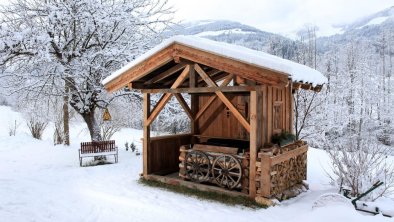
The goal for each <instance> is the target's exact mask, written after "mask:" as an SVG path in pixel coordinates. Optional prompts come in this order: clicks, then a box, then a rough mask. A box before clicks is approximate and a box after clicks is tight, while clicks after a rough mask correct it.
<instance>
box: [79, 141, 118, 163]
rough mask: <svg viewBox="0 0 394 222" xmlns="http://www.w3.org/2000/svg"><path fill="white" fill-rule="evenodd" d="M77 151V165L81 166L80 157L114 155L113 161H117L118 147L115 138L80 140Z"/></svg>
mask: <svg viewBox="0 0 394 222" xmlns="http://www.w3.org/2000/svg"><path fill="white" fill-rule="evenodd" d="M78 151H79V165H80V166H82V158H84V157H96V156H108V155H114V157H115V163H117V162H118V147H117V146H115V140H109V141H93V142H82V143H81V149H79V150H78Z"/></svg>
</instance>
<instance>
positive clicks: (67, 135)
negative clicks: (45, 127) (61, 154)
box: [63, 81, 70, 146]
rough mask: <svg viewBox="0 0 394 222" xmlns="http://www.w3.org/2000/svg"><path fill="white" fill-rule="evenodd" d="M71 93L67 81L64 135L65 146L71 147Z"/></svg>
mask: <svg viewBox="0 0 394 222" xmlns="http://www.w3.org/2000/svg"><path fill="white" fill-rule="evenodd" d="M69 92H70V87H69V83H68V82H67V81H65V84H64V95H65V96H63V133H64V145H67V146H69V145H70V125H69V122H70V113H69V108H68V100H69V96H68V93H69Z"/></svg>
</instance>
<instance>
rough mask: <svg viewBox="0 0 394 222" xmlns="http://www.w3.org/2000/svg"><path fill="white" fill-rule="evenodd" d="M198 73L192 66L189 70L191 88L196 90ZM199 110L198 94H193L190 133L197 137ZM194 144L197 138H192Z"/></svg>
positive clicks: (191, 98)
mask: <svg viewBox="0 0 394 222" xmlns="http://www.w3.org/2000/svg"><path fill="white" fill-rule="evenodd" d="M197 80H198V79H197V73H196V72H195V70H194V67H193V66H190V70H189V88H196V86H197V84H198V81H197ZM198 108H199V98H198V95H196V94H191V95H190V109H191V113H192V116H193V119H191V120H190V121H191V124H190V127H191V128H190V132H191V134H192V135H196V134H198V133H199V132H198V122H197V121H196V119H195V118H196V115H197V112H198ZM192 140H193V141H192V144H194V143H196V141H194V140H196V138H195V137H192Z"/></svg>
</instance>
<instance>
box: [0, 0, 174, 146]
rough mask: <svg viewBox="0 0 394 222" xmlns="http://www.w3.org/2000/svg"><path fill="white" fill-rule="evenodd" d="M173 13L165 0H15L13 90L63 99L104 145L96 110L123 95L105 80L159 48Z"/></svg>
mask: <svg viewBox="0 0 394 222" xmlns="http://www.w3.org/2000/svg"><path fill="white" fill-rule="evenodd" d="M171 13H172V11H171V8H169V7H168V6H167V1H159V0H75V1H66V0H45V1H44V0H15V1H12V2H10V3H9V4H8V5H7V6H4V7H3V8H2V9H1V16H0V17H1V26H0V66H1V67H2V69H3V70H4V71H3V73H2V78H6V79H7V82H8V83H9V84H8V85H5V87H8V88H9V91H10V92H11V93H12V92H18V93H23V94H25V95H26V96H28V97H30V98H36V97H37V95H49V96H59V97H63V99H64V100H65V104H67V103H68V104H69V105H71V107H72V108H74V109H75V110H76V111H77V112H78V113H79V114H80V115H81V116H82V118H83V119H84V121H85V122H86V124H87V126H88V129H89V132H90V135H91V138H92V140H100V139H101V135H100V128H99V127H98V121H97V120H96V118H95V112H96V109H97V108H100V107H107V106H108V104H109V103H110V102H111V101H112V100H113V99H114V98H116V96H118V95H115V96H112V97H110V96H108V95H106V93H105V90H104V89H103V86H102V85H101V80H102V79H103V78H104V77H106V76H107V75H109V74H110V73H111V72H113V71H114V70H116V69H118V68H120V67H121V66H122V65H124V64H125V63H126V62H128V61H131V60H133V59H134V58H135V56H137V55H139V54H140V53H142V52H144V51H146V50H147V49H148V48H150V47H152V45H155V43H157V41H158V40H159V38H158V37H159V33H160V31H161V30H163V28H165V27H166V26H167V24H168V23H169V22H170V21H171ZM121 93H122V92H121ZM67 107H68V106H65V107H64V109H65V113H68V110H67ZM66 136H67V135H66Z"/></svg>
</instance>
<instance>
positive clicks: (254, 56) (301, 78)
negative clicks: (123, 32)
mask: <svg viewBox="0 0 394 222" xmlns="http://www.w3.org/2000/svg"><path fill="white" fill-rule="evenodd" d="M174 43H177V44H180V45H185V46H188V47H191V48H194V49H198V50H202V51H205V52H209V53H212V54H216V55H219V56H223V57H227V58H230V59H234V60H237V61H240V62H243V63H247V64H250V65H253V66H257V67H261V68H264V69H269V70H273V71H276V72H280V73H285V74H288V75H289V77H290V78H291V79H292V81H294V82H303V83H309V84H312V86H317V85H323V84H324V83H326V82H327V78H326V77H325V76H323V74H322V73H320V72H319V71H317V70H315V69H312V68H310V67H307V66H305V65H301V64H299V63H296V62H292V61H290V60H286V59H282V58H279V57H277V56H273V55H270V54H268V53H265V52H262V51H256V50H253V49H249V48H246V47H243V46H238V45H232V44H228V43H224V42H217V41H213V40H209V39H205V38H201V37H197V36H184V35H178V36H174V37H171V38H169V39H167V40H165V41H163V42H162V43H161V44H159V45H157V46H156V47H154V48H152V49H151V50H149V51H147V52H146V53H144V54H143V55H141V56H140V57H138V58H137V59H135V60H133V61H132V62H130V63H129V64H127V65H125V66H124V67H123V68H121V69H119V70H117V71H116V72H114V73H112V74H111V75H110V76H108V77H107V78H105V79H104V80H103V81H102V83H103V84H104V85H106V84H107V83H109V82H111V81H112V80H114V79H116V78H117V77H118V76H120V75H122V73H124V72H126V71H127V70H129V69H131V68H133V67H134V66H136V65H138V64H140V63H141V62H143V61H145V60H147V59H149V58H150V57H152V56H153V55H154V54H156V53H157V52H159V51H161V50H163V49H164V48H166V47H168V46H170V45H172V44H174Z"/></svg>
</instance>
